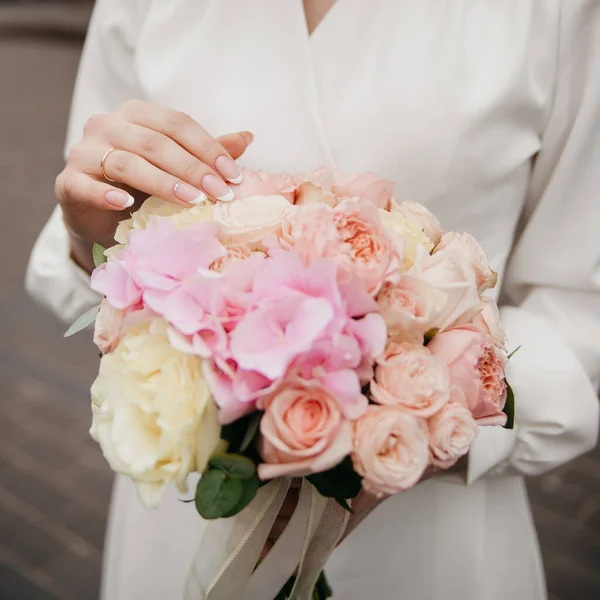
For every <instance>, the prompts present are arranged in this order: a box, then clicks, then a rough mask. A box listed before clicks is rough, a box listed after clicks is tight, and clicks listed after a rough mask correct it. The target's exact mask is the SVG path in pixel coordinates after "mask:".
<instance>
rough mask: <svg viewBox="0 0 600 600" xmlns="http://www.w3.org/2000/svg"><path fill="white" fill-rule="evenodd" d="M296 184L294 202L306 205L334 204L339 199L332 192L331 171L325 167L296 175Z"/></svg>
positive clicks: (298, 204)
mask: <svg viewBox="0 0 600 600" xmlns="http://www.w3.org/2000/svg"><path fill="white" fill-rule="evenodd" d="M294 182H295V184H296V186H297V189H296V195H295V198H294V204H295V205H297V206H306V205H309V204H327V205H329V206H336V205H337V204H338V202H339V199H338V198H337V197H336V195H335V194H334V193H333V173H332V172H331V170H330V169H328V168H327V167H321V168H320V169H317V170H316V171H311V172H309V173H303V174H302V175H298V176H296V178H295V179H294Z"/></svg>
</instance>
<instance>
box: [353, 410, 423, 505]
mask: <svg viewBox="0 0 600 600" xmlns="http://www.w3.org/2000/svg"><path fill="white" fill-rule="evenodd" d="M428 462H429V441H428V436H427V425H426V423H425V421H423V420H422V419H418V418H417V417H415V416H414V415H412V414H411V413H409V412H407V411H405V410H402V409H401V408H397V407H395V406H374V405H371V406H369V408H368V409H367V412H366V413H365V414H364V415H363V416H362V417H360V418H359V419H358V420H357V421H355V422H354V441H353V450H352V463H353V465H354V469H355V471H356V472H357V473H358V474H359V475H362V477H363V483H362V484H363V488H364V489H365V491H367V492H369V493H370V494H373V495H374V496H376V497H378V498H382V497H384V496H389V495H391V494H396V493H397V492H401V491H403V490H406V489H408V488H411V487H412V486H413V485H415V484H416V483H417V482H418V481H419V479H420V478H421V476H422V475H423V473H424V472H425V469H426V468H427V465H428Z"/></svg>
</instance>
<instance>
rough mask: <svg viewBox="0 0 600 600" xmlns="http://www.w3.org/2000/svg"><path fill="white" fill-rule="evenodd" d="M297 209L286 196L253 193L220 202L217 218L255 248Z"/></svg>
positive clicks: (231, 234) (234, 237) (234, 236)
mask: <svg viewBox="0 0 600 600" xmlns="http://www.w3.org/2000/svg"><path fill="white" fill-rule="evenodd" d="M296 210H297V209H296V207H295V206H294V205H292V204H290V203H289V202H288V201H287V200H286V199H285V198H284V197H283V196H279V195H275V196H253V197H251V198H246V199H245V200H235V201H234V202H221V203H219V204H217V205H216V206H215V213H214V220H215V221H216V222H217V223H220V224H221V225H223V226H224V227H225V228H226V229H227V234H228V236H229V237H230V238H231V239H232V240H233V241H235V242H242V243H244V244H247V245H248V246H250V247H251V249H255V248H256V247H257V246H260V244H259V243H260V242H261V241H262V240H263V239H264V238H265V237H266V236H267V235H269V234H271V233H278V232H280V231H281V228H282V226H283V225H284V224H285V222H286V221H287V220H288V219H290V218H291V217H292V216H293V215H294V214H295V212H296Z"/></svg>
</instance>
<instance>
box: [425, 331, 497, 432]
mask: <svg viewBox="0 0 600 600" xmlns="http://www.w3.org/2000/svg"><path fill="white" fill-rule="evenodd" d="M427 348H429V350H430V351H431V353H432V354H434V355H435V356H437V357H438V358H439V359H440V360H441V361H442V362H444V363H446V364H447V365H448V369H449V371H450V380H451V382H452V383H453V384H455V385H457V386H458V387H460V389H461V390H462V391H463V393H464V395H465V400H466V402H467V405H468V407H469V409H470V410H471V412H472V413H473V418H474V419H475V420H476V421H477V422H478V424H479V425H504V424H505V423H506V415H505V414H504V413H503V412H502V409H503V408H504V403H505V402H506V382H505V380H504V378H505V376H504V367H505V365H506V357H505V356H504V355H503V354H502V352H501V351H500V350H499V349H498V347H497V346H496V345H495V344H494V340H493V339H492V338H491V337H490V336H488V335H485V334H483V333H481V332H480V331H479V330H478V329H477V328H475V327H473V326H472V325H465V326H463V327H458V328H456V329H449V330H448V331H445V332H443V333H439V334H438V335H436V336H435V337H434V338H433V339H432V340H431V342H429V344H428V346H427Z"/></svg>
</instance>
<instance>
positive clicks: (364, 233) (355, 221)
mask: <svg viewBox="0 0 600 600" xmlns="http://www.w3.org/2000/svg"><path fill="white" fill-rule="evenodd" d="M331 214H332V217H333V222H334V224H335V226H336V229H337V232H338V235H339V238H340V241H341V243H342V246H341V252H342V254H341V256H340V257H339V258H340V260H339V263H340V272H341V276H342V280H344V279H345V280H348V281H350V280H353V279H355V280H358V281H360V282H361V283H362V284H363V285H364V287H365V289H366V290H367V291H368V292H370V293H373V294H375V293H377V291H378V290H379V288H380V287H381V286H382V284H383V282H384V280H385V278H386V276H387V275H388V274H389V273H390V272H392V271H393V270H394V269H395V268H397V267H398V256H397V253H396V251H395V248H394V244H393V242H392V240H391V238H390V237H389V236H388V235H387V233H386V232H385V230H384V229H383V227H382V225H381V220H380V218H379V213H378V211H377V209H376V208H375V207H373V206H372V205H370V204H368V203H367V202H364V201H362V200H344V201H342V202H341V203H340V204H339V205H338V206H337V207H336V208H334V209H333V211H332V213H331Z"/></svg>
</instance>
